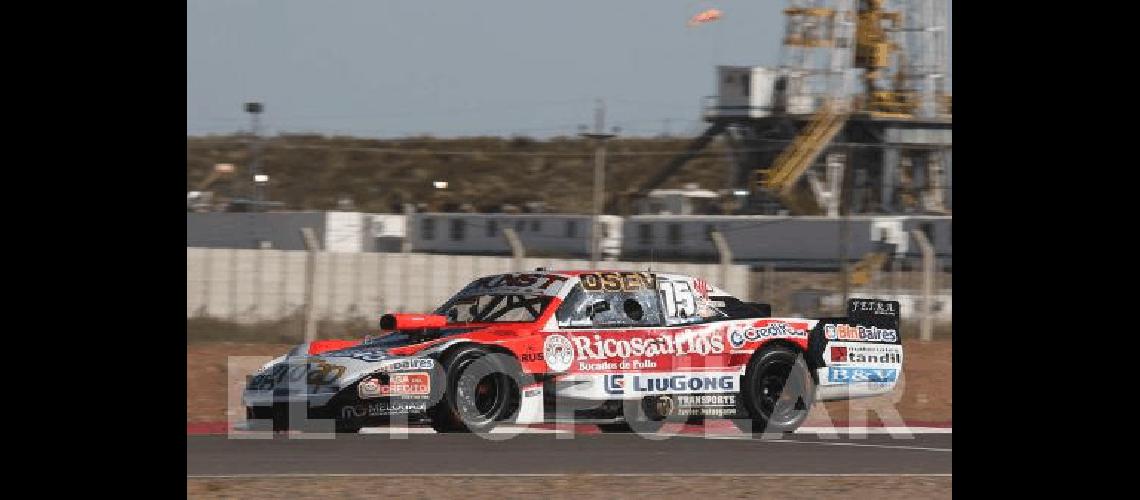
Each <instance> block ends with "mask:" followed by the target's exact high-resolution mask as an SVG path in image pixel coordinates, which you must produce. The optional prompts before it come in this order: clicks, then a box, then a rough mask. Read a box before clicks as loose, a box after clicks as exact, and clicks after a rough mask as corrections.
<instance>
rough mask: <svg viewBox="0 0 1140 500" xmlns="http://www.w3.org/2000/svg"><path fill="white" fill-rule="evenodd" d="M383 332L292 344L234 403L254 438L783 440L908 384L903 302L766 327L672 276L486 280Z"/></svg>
mask: <svg viewBox="0 0 1140 500" xmlns="http://www.w3.org/2000/svg"><path fill="white" fill-rule="evenodd" d="M380 326H381V329H382V330H384V331H385V334H383V335H380V336H376V337H370V338H366V339H364V340H321V341H315V342H311V343H306V344H301V345H299V346H297V347H296V348H294V349H293V350H292V351H290V352H289V353H288V354H286V355H285V356H282V357H280V358H277V359H275V360H273V361H271V362H270V363H268V364H266V365H265V366H264V367H262V369H261V370H260V371H258V372H257V373H256V374H255V375H253V376H251V377H250V378H249V383H248V385H247V387H246V390H245V392H244V394H243V400H244V403H245V405H246V410H247V417H248V418H249V419H250V421H251V422H252V423H253V426H254V428H256V426H257V425H258V424H262V425H264V426H268V425H270V424H272V427H273V428H274V429H278V430H280V429H289V428H306V426H309V425H311V424H319V423H320V422H322V421H323V422H324V424H321V425H326V426H327V427H328V428H335V429H336V430H337V431H339V432H355V431H357V430H359V429H360V428H361V427H363V426H367V425H379V424H384V423H390V422H393V421H396V420H399V421H411V422H415V421H429V422H430V424H431V426H432V427H433V428H435V429H436V430H438V431H441V432H455V431H475V432H483V431H488V430H490V429H491V428H493V427H495V426H497V425H499V424H504V423H512V424H529V423H542V422H559V421H574V422H577V423H593V424H598V425H599V426H601V427H602V428H603V429H605V430H630V429H635V430H638V431H652V430H654V429H656V428H659V427H660V426H661V425H662V424H663V422H665V421H668V420H671V419H681V420H688V421H691V420H699V419H704V418H727V419H732V420H733V421H734V422H736V423H737V425H738V426H740V427H742V428H743V429H745V430H747V431H752V432H760V431H775V432H788V431H792V430H794V429H795V428H796V427H798V426H799V425H800V424H801V423H802V422H803V421H804V419H805V418H806V417H807V415H808V411H809V409H810V408H811V405H812V403H813V402H815V401H825V400H835V399H847V398H854V397H864V396H875V395H881V394H884V393H887V392H890V391H891V390H892V389H893V388H894V386H895V383H896V382H897V380H898V378H899V376H900V375H901V371H902V343H901V338H900V335H899V304H898V303H897V302H891V301H881V300H873V299H852V300H850V301H849V302H848V315H847V316H846V317H839V318H821V319H804V318H787V317H773V316H772V314H771V311H770V307H768V306H767V305H765V304H756V303H746V302H742V301H741V300H739V299H737V298H735V297H733V296H731V295H730V294H728V293H727V292H725V291H724V290H721V289H719V288H717V287H714V286H711V285H709V284H708V283H707V282H706V281H704V280H702V279H699V278H694V277H690V276H682V275H677V274H664V273H653V272H633V271H558V272H554V271H546V270H543V269H539V270H537V271H535V272H533V273H513V274H501V275H494V276H487V277H484V278H480V279H477V280H475V281H474V282H472V283H471V284H470V285H468V286H467V287H465V288H464V289H463V290H462V291H460V292H459V293H457V294H456V295H455V296H454V297H452V298H451V299H450V300H448V301H447V302H446V303H444V304H443V305H442V306H440V307H439V308H438V309H437V310H436V311H435V312H434V314H387V315H384V316H383V317H382V318H381V320H380Z"/></svg>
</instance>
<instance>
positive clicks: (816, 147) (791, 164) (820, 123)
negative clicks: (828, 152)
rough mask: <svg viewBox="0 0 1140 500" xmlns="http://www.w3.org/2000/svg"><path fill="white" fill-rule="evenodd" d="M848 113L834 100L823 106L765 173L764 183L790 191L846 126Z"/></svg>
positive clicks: (775, 188)
mask: <svg viewBox="0 0 1140 500" xmlns="http://www.w3.org/2000/svg"><path fill="white" fill-rule="evenodd" d="M847 116H848V114H847V113H846V112H840V111H836V107H835V106H834V105H833V104H832V103H830V102H825V103H824V104H823V105H822V106H820V108H819V111H816V113H815V116H814V117H812V120H811V122H810V123H808V125H807V126H806V127H804V129H803V131H801V132H800V133H799V135H797V136H796V138H795V139H793V140H792V144H791V145H789V146H788V148H787V149H785V150H783V151H781V152H780V155H779V156H777V157H776V161H775V162H774V163H773V164H772V167H771V168H769V169H768V170H767V171H766V172H765V175H764V176H763V181H762V182H763V186H764V187H765V188H766V189H769V190H772V191H775V192H776V193H778V194H781V195H784V194H787V193H788V192H789V191H790V190H791V188H792V186H794V185H795V183H796V181H797V180H799V178H800V176H801V175H803V173H804V172H805V171H807V169H808V167H810V166H811V164H812V162H814V161H815V159H816V158H818V157H819V154H820V153H822V152H823V150H824V148H826V147H827V144H828V143H830V142H831V139H833V138H834V137H835V134H838V133H839V131H840V130H842V129H843V124H844V123H846V121H847Z"/></svg>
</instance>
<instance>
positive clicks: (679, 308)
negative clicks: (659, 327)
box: [657, 279, 727, 325]
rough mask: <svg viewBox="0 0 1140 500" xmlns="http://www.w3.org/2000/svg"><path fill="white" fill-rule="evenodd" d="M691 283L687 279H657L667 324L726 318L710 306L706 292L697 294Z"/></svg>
mask: <svg viewBox="0 0 1140 500" xmlns="http://www.w3.org/2000/svg"><path fill="white" fill-rule="evenodd" d="M701 283H703V282H701ZM693 285H694V283H692V282H690V281H688V280H677V279H658V280H657V291H658V293H659V294H660V295H661V304H662V307H663V308H664V309H665V323H666V324H667V325H683V324H689V323H703V322H706V321H715V320H718V319H725V318H727V316H726V315H725V314H724V313H723V312H721V311H718V310H717V309H716V308H715V307H712V304H711V302H710V301H709V300H708V299H707V297H705V295H707V292H704V293H703V294H699V293H697V290H696V289H695V288H694V286H693ZM705 290H707V288H705Z"/></svg>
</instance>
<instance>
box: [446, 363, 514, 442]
mask: <svg viewBox="0 0 1140 500" xmlns="http://www.w3.org/2000/svg"><path fill="white" fill-rule="evenodd" d="M440 361H441V362H440V365H441V366H442V367H443V369H444V373H445V375H446V377H447V385H446V388H445V391H444V394H443V398H442V399H441V400H440V401H439V403H437V404H436V405H435V406H433V407H431V408H430V409H429V410H428V415H429V416H430V418H431V427H432V428H433V429H435V430H436V432H489V431H491V430H492V429H494V428H495V427H496V426H498V425H499V424H501V423H502V422H503V421H505V420H508V419H512V418H513V417H514V416H515V415H516V413H517V412H518V408H519V401H520V399H521V395H520V394H519V379H520V378H521V372H522V369H521V367H520V366H519V363H518V360H516V359H514V358H513V357H512V356H508V355H506V354H501V353H493V352H490V351H488V350H487V349H485V348H482V347H479V346H464V347H460V348H457V349H456V350H454V351H451V352H449V353H447V354H445V355H444V356H443V358H442V359H441V360H440Z"/></svg>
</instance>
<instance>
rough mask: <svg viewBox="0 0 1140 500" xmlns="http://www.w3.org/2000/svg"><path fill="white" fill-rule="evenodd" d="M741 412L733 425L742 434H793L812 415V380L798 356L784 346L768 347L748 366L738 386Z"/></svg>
mask: <svg viewBox="0 0 1140 500" xmlns="http://www.w3.org/2000/svg"><path fill="white" fill-rule="evenodd" d="M740 396H741V397H740V398H739V402H740V404H741V406H742V408H741V410H742V412H741V413H744V414H746V415H748V417H749V418H738V419H733V420H732V422H733V424H735V425H736V426H737V427H738V428H739V429H740V430H741V431H744V432H745V433H763V432H792V431H795V430H796V428H798V427H799V426H800V425H801V424H803V422H804V420H806V419H807V417H808V413H810V412H811V405H812V402H813V401H814V399H815V381H814V379H813V378H812V375H811V371H810V370H809V369H808V367H807V365H806V363H805V362H804V361H803V359H802V358H801V357H800V355H799V354H798V353H797V352H796V351H794V350H792V349H791V348H789V347H786V346H773V347H769V348H767V349H765V350H763V351H761V352H759V353H757V354H756V355H755V356H753V358H752V360H751V361H750V362H749V363H748V368H747V370H746V371H745V374H744V380H743V382H742V383H741V392H740Z"/></svg>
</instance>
